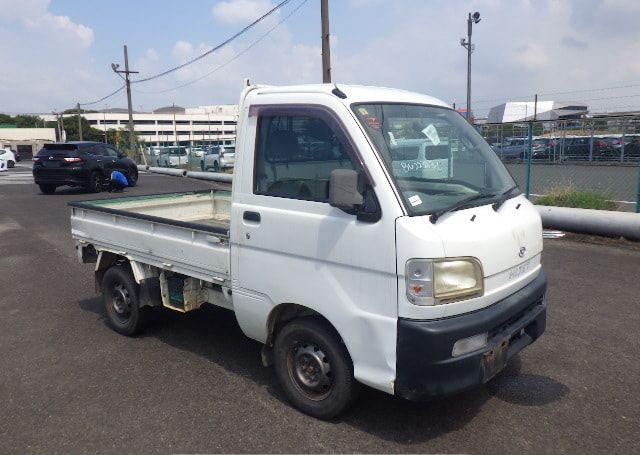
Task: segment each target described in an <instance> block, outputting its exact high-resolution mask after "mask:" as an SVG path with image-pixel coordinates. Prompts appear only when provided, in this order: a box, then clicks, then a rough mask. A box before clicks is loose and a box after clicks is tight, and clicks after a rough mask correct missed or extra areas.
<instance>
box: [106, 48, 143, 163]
mask: <svg viewBox="0 0 640 455" xmlns="http://www.w3.org/2000/svg"><path fill="white" fill-rule="evenodd" d="M111 68H112V69H113V71H114V72H115V73H118V74H124V80H125V84H126V85H127V108H128V110H129V148H130V149H131V150H132V151H133V149H134V144H135V142H136V140H135V134H134V132H133V106H132V104H131V80H130V79H129V74H135V73H138V71H130V70H129V54H128V53H127V45H126V44H125V45H124V71H122V70H118V68H120V65H118V64H117V63H112V64H111Z"/></svg>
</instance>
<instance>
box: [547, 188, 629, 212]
mask: <svg viewBox="0 0 640 455" xmlns="http://www.w3.org/2000/svg"><path fill="white" fill-rule="evenodd" d="M535 203H536V204H538V205H553V206H556V207H575V208H580V209H595V210H616V209H617V208H618V204H616V203H615V202H613V201H611V200H610V199H609V197H608V196H607V195H606V194H604V193H600V192H598V191H588V190H579V189H577V188H574V187H571V186H569V187H560V188H554V189H553V190H551V191H550V192H549V193H548V194H545V195H544V196H539V197H538V198H536V200H535Z"/></svg>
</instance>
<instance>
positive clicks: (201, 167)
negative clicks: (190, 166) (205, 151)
mask: <svg viewBox="0 0 640 455" xmlns="http://www.w3.org/2000/svg"><path fill="white" fill-rule="evenodd" d="M200 170H201V171H202V172H204V171H205V167H204V161H200Z"/></svg>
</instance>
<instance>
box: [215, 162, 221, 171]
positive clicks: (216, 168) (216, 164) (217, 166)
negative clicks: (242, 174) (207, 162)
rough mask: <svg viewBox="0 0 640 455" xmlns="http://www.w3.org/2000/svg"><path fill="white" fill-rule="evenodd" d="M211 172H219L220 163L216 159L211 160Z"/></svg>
mask: <svg viewBox="0 0 640 455" xmlns="http://www.w3.org/2000/svg"><path fill="white" fill-rule="evenodd" d="M213 172H220V165H219V164H218V162H217V161H214V162H213Z"/></svg>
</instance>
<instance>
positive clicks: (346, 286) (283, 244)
mask: <svg viewBox="0 0 640 455" xmlns="http://www.w3.org/2000/svg"><path fill="white" fill-rule="evenodd" d="M333 115H335V114H332V113H331V112H330V111H328V110H327V109H325V108H320V107H314V106H309V107H304V108H301V107H270V106H266V107H265V106H261V107H260V109H259V110H258V112H257V114H255V116H252V117H250V118H249V120H248V122H247V123H248V124H251V123H252V122H253V125H254V126H253V127H250V128H247V129H246V130H244V131H245V133H246V134H244V137H243V138H242V141H243V143H242V144H241V145H240V146H239V147H238V148H239V150H240V149H241V150H242V151H243V152H242V153H244V156H243V157H242V158H241V159H242V166H241V169H238V168H237V167H236V173H235V175H234V179H236V178H238V179H239V182H235V181H234V200H233V205H232V234H231V235H232V238H231V243H232V257H234V256H235V257H237V261H238V262H237V266H236V267H237V268H236V269H235V270H234V271H233V275H234V281H235V280H236V277H237V281H236V282H235V285H234V288H233V305H234V310H235V312H236V316H237V319H238V322H239V324H240V326H241V327H242V329H243V331H244V332H245V334H247V335H248V336H250V337H252V338H255V339H257V340H259V341H263V342H264V341H265V339H266V321H267V317H268V315H269V313H270V311H271V310H272V308H273V307H274V306H276V305H279V304H282V303H294V304H298V305H302V306H305V307H308V308H311V309H313V310H315V311H317V312H319V313H320V314H322V315H323V316H325V317H326V318H327V319H329V321H330V322H331V323H332V324H333V325H334V327H335V328H336V329H337V330H338V332H339V333H340V334H341V335H342V336H343V339H344V341H345V343H346V345H347V347H348V349H349V351H350V353H351V355H352V357H353V361H354V365H355V371H356V377H358V376H359V373H360V370H359V369H360V368H366V369H367V371H368V373H370V374H373V372H376V375H379V374H380V373H381V372H384V374H382V376H378V379H379V378H381V377H384V380H383V381H387V380H389V378H393V367H394V366H395V333H396V316H397V305H396V304H395V302H396V297H397V296H396V292H397V291H396V281H395V264H393V261H394V260H395V236H394V232H395V231H394V229H395V228H394V223H395V220H394V218H393V216H387V217H386V218H385V217H384V216H383V215H382V212H380V216H381V218H382V219H380V218H378V219H377V220H369V221H361V220H358V219H357V217H356V216H355V215H350V214H347V213H345V212H343V211H342V210H340V209H337V208H335V207H332V206H330V205H329V203H328V201H329V177H330V173H331V171H332V170H334V169H340V168H342V169H357V166H359V165H356V164H355V163H358V162H359V161H358V160H357V159H354V153H355V152H354V150H353V149H354V146H353V145H352V143H353V142H352V141H351V140H350V138H349V136H348V134H347V133H346V131H345V129H344V127H343V126H342V123H341V122H339V121H338V120H336V119H335V117H333ZM254 138H255V139H254ZM254 142H255V143H254ZM251 154H253V156H252V157H250V156H248V155H251ZM247 174H248V175H247ZM251 174H253V175H251ZM236 184H239V185H241V186H242V188H240V189H238V188H236V187H235V185H236ZM367 191H371V193H368V194H369V195H370V196H371V197H372V198H373V199H374V204H377V202H376V201H377V199H376V196H375V194H374V193H373V189H372V188H369V190H367ZM234 249H237V250H236V251H237V252H235V253H234V251H233V250H234ZM232 267H233V265H232ZM346 335H348V336H346ZM368 343H377V346H376V349H367V344H368ZM363 365H366V367H363ZM360 376H361V377H362V374H360Z"/></svg>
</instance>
